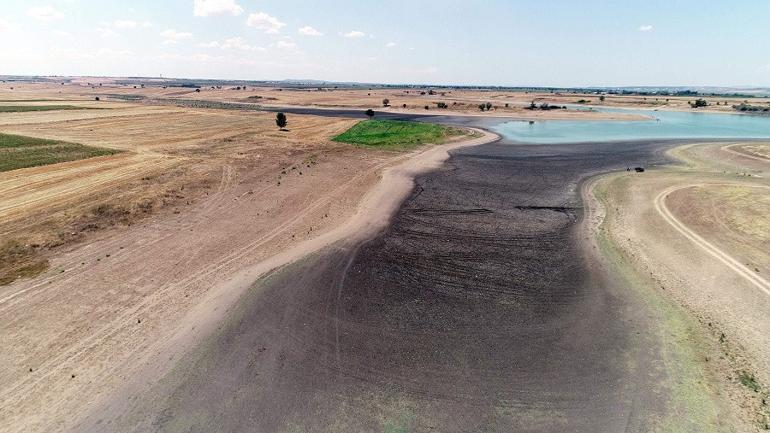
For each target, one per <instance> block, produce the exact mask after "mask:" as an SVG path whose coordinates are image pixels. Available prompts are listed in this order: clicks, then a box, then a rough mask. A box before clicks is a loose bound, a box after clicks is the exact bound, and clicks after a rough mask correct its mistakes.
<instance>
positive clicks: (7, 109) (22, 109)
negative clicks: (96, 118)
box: [0, 105, 101, 113]
mask: <svg viewBox="0 0 770 433" xmlns="http://www.w3.org/2000/svg"><path fill="white" fill-rule="evenodd" d="M58 110H101V108H96V107H76V106H74V105H0V113H26V112H28V111H58Z"/></svg>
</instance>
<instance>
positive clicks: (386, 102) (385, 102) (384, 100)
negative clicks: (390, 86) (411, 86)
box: [382, 98, 390, 107]
mask: <svg viewBox="0 0 770 433" xmlns="http://www.w3.org/2000/svg"><path fill="white" fill-rule="evenodd" d="M388 105H390V99H388V98H385V99H383V100H382V106H383V107H387V106H388Z"/></svg>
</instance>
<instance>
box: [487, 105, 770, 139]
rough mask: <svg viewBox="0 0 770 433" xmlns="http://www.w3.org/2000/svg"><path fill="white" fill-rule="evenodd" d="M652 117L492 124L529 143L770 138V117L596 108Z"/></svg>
mask: <svg viewBox="0 0 770 433" xmlns="http://www.w3.org/2000/svg"><path fill="white" fill-rule="evenodd" d="M597 110H598V111H607V112H620V113H632V114H641V115H644V116H651V117H654V118H655V119H652V120H640V121H606V120H602V121H598V120H597V121H585V120H580V121H572V120H548V121H537V122H535V123H534V124H529V122H526V121H507V122H504V123H499V124H496V125H494V126H492V127H491V129H492V130H493V131H495V132H497V133H498V134H501V135H502V136H504V137H506V138H509V139H511V140H515V141H522V142H528V143H568V142H583V141H613V140H637V139H674V138H770V117H760V116H745V115H735V114H713V113H691V112H675V111H645V110H625V109H597Z"/></svg>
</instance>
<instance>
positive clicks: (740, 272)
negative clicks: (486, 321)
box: [597, 143, 770, 431]
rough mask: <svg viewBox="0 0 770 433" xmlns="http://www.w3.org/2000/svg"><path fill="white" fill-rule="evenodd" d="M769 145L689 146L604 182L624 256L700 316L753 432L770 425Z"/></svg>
mask: <svg viewBox="0 0 770 433" xmlns="http://www.w3.org/2000/svg"><path fill="white" fill-rule="evenodd" d="M769 149H770V145H768V144H766V143H749V144H729V143H712V144H702V145H687V146H682V147H679V148H676V149H673V150H672V151H671V154H672V155H673V156H675V157H676V158H677V159H678V160H680V161H681V165H678V166H671V167H666V168H664V169H656V170H651V171H647V172H645V173H641V174H635V173H620V174H613V175H609V176H607V177H605V178H603V179H602V180H601V181H599V186H598V187H597V190H598V191H600V195H601V196H602V197H603V201H604V202H605V207H606V209H607V210H608V212H607V218H606V223H605V228H606V230H607V233H608V235H609V237H610V239H612V241H613V243H614V244H616V245H617V246H618V247H619V251H620V256H621V257H622V261H623V262H625V263H626V264H627V265H629V268H631V269H634V270H635V272H638V273H639V275H640V276H641V277H640V278H642V279H643V280H645V281H646V282H647V283H648V284H649V286H650V287H651V288H652V289H653V290H655V291H658V292H659V293H661V294H664V295H665V296H666V297H667V298H668V299H671V300H674V301H675V302H676V303H677V304H679V305H682V306H684V307H685V309H686V310H687V311H688V313H689V314H690V315H691V317H694V318H695V320H694V321H693V322H694V323H695V324H696V325H694V328H695V329H696V331H695V332H696V335H705V337H704V338H703V341H700V342H698V347H700V348H701V350H702V354H701V357H702V359H703V362H704V363H705V365H706V366H707V367H708V368H709V370H710V371H711V372H712V374H713V377H714V378H715V379H714V380H716V381H717V383H719V382H721V385H720V386H721V387H722V392H723V393H724V394H725V395H727V396H729V397H730V398H731V401H732V402H733V403H734V404H735V407H734V409H735V411H736V413H742V414H743V415H744V418H745V421H746V422H747V425H748V426H749V427H748V428H750V429H753V430H756V431H764V430H766V429H768V428H770V408H769V407H768V403H767V402H768V401H770V350H768V347H770V340H768V336H770V320H768V317H770V316H768V311H770V297H769V296H768V294H770V291H768V289H769V288H770V285H769V284H767V280H768V273H770V251H768V249H767V244H768V242H770V240H769V239H768V229H769V228H770V219H768V215H770V183H769V182H768V180H767V179H768V177H767V175H768V172H769V171H770V159H768V158H764V157H762V156H760V155H765V154H766V153H767V152H768V150H769ZM671 217H673V218H675V219H676V221H674V222H672V220H671ZM677 221H678V222H677ZM676 224H679V225H678V226H677V225H676ZM677 227H679V228H677ZM682 227H684V228H682ZM688 231H689V232H688ZM685 233H689V235H685ZM688 236H690V237H688ZM744 431H747V430H744Z"/></svg>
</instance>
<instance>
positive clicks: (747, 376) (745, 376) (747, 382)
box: [738, 371, 762, 392]
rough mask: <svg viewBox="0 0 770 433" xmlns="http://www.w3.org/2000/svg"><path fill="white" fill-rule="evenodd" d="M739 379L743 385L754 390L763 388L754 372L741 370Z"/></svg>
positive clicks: (757, 390)
mask: <svg viewBox="0 0 770 433" xmlns="http://www.w3.org/2000/svg"><path fill="white" fill-rule="evenodd" d="M738 380H739V381H740V382H741V385H743V386H745V387H746V388H748V389H750V390H752V391H754V392H759V390H760V389H762V386H760V385H759V382H757V378H755V377H754V373H749V372H747V371H741V372H740V373H738Z"/></svg>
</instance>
